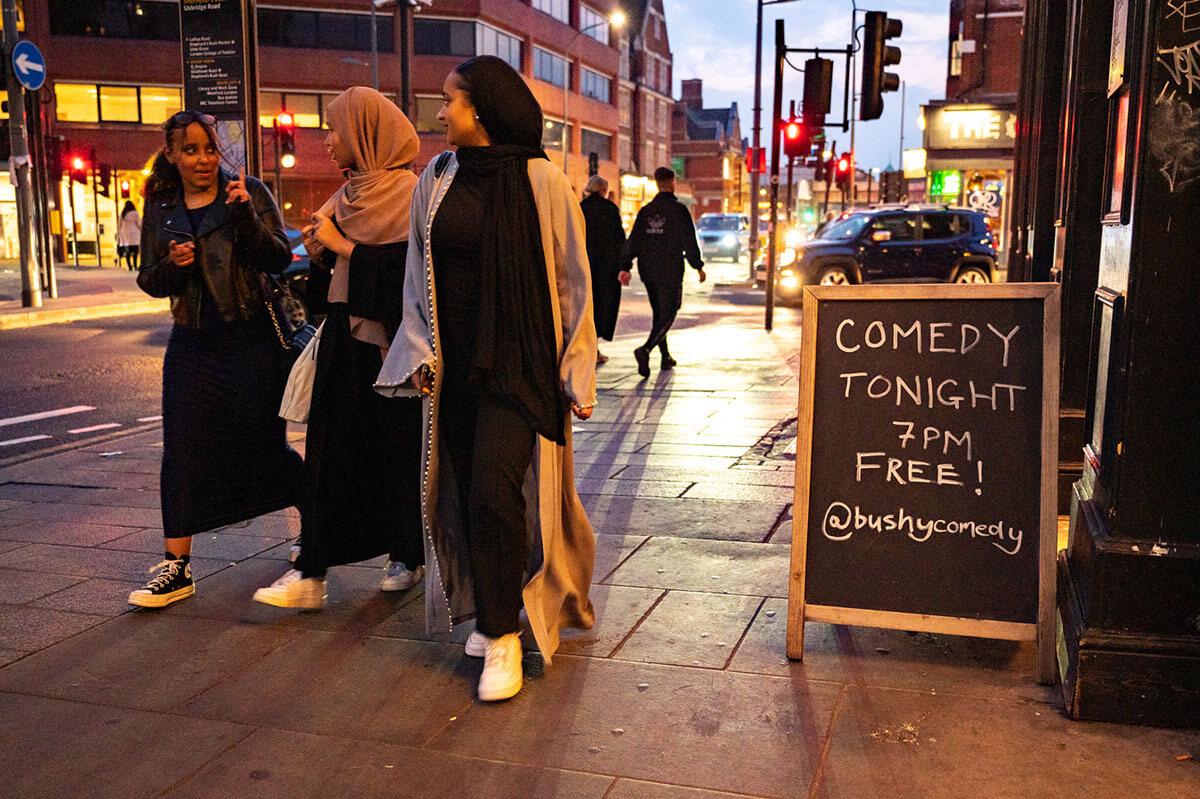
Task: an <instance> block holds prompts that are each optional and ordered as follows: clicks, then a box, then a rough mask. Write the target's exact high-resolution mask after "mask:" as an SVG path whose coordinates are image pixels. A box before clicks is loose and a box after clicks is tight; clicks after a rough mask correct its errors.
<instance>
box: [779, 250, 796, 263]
mask: <svg viewBox="0 0 1200 799" xmlns="http://www.w3.org/2000/svg"><path fill="white" fill-rule="evenodd" d="M794 263H796V248H795V247H788V248H787V249H786V250H784V251H783V252H781V253H779V265H780V266H788V265H790V264H794Z"/></svg>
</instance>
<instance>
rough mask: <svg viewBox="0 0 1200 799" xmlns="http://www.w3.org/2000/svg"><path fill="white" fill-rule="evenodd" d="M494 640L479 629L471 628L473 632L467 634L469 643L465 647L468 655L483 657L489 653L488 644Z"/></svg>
mask: <svg viewBox="0 0 1200 799" xmlns="http://www.w3.org/2000/svg"><path fill="white" fill-rule="evenodd" d="M491 642H492V639H491V638H488V637H487V636H486V635H484V634H483V633H481V632H479V630H471V634H470V635H469V636H467V645H466V646H464V647H463V649H464V650H466V653H467V657H472V658H481V657H483V656H484V655H486V654H487V648H488V644H490V643H491Z"/></svg>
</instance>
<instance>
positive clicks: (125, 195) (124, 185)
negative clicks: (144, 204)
mask: <svg viewBox="0 0 1200 799" xmlns="http://www.w3.org/2000/svg"><path fill="white" fill-rule="evenodd" d="M130 188H131V186H130V185H129V181H128V180H122V181H121V199H122V200H128V199H129V190H130Z"/></svg>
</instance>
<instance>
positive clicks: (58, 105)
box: [54, 83, 183, 125]
mask: <svg viewBox="0 0 1200 799" xmlns="http://www.w3.org/2000/svg"><path fill="white" fill-rule="evenodd" d="M54 99H55V109H56V110H55V116H56V117H57V119H58V121H59V122H128V123H132V124H137V123H139V122H140V123H142V124H144V125H161V124H162V123H163V121H164V120H166V118H167V117H169V116H170V115H171V114H174V113H175V112H176V111H179V110H180V109H181V108H182V107H183V101H182V99H181V98H180V91H179V89H178V88H177V87H174V86H141V87H138V86H96V85H94V84H90V83H55V84H54Z"/></svg>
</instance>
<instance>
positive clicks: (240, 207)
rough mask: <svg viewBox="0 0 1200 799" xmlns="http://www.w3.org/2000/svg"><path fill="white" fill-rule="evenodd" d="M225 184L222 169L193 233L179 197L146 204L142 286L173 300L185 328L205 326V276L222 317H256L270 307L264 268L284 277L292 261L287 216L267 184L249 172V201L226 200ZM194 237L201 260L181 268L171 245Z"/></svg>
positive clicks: (229, 319) (178, 321)
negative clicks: (266, 300)
mask: <svg viewBox="0 0 1200 799" xmlns="http://www.w3.org/2000/svg"><path fill="white" fill-rule="evenodd" d="M227 183H228V178H227V177H226V176H225V175H224V174H223V173H222V175H221V177H220V181H219V186H218V190H217V202H216V204H214V205H213V207H212V208H210V209H209V211H208V213H207V214H205V216H204V220H203V222H201V224H200V229H199V230H195V231H193V230H192V228H191V222H190V221H189V220H188V214H187V206H185V205H184V202H183V196H182V195H181V194H177V195H175V196H174V197H172V198H171V199H169V200H166V201H163V199H162V198H158V199H156V200H147V201H146V210H145V219H144V221H143V223H142V245H141V246H142V268H141V271H140V272H138V285H139V286H141V288H142V291H144V292H146V293H147V294H149V295H150V296H151V297H170V298H171V314H172V315H173V316H174V317H175V324H177V325H180V326H182V327H199V326H200V303H201V302H202V301H203V297H204V292H203V290H202V288H201V284H200V281H201V280H204V281H205V282H206V283H207V284H208V293H209V295H210V296H211V297H212V299H213V300H214V301H215V302H216V303H217V307H218V308H219V309H220V311H221V317H222V318H223V319H224V320H225V321H227V322H232V321H234V320H236V319H251V318H253V317H255V316H257V315H259V314H261V313H264V312H265V310H266V306H265V305H264V297H263V292H262V285H261V283H260V280H259V273H260V272H267V273H270V274H279V273H281V272H282V271H283V270H284V269H286V268H287V266H288V264H289V263H291V258H292V250H291V247H290V246H289V245H288V240H287V234H286V233H284V230H283V218H282V217H281V216H280V214H279V208H278V207H277V206H276V205H275V199H274V198H273V197H272V196H271V193H270V192H269V191H268V190H267V187H266V186H264V185H263V184H262V181H260V180H258V179H257V178H253V177H247V178H246V190H247V192H249V194H250V202H241V203H232V204H230V205H226V204H225V196H226V195H225V186H226V184H227ZM191 239H194V240H195V242H196V261H195V262H194V263H193V264H192V265H191V266H186V267H182V268H181V267H178V266H176V265H175V264H174V263H172V262H171V256H170V246H169V245H170V242H171V241H172V240H174V241H176V242H184V241H188V240H191Z"/></svg>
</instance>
